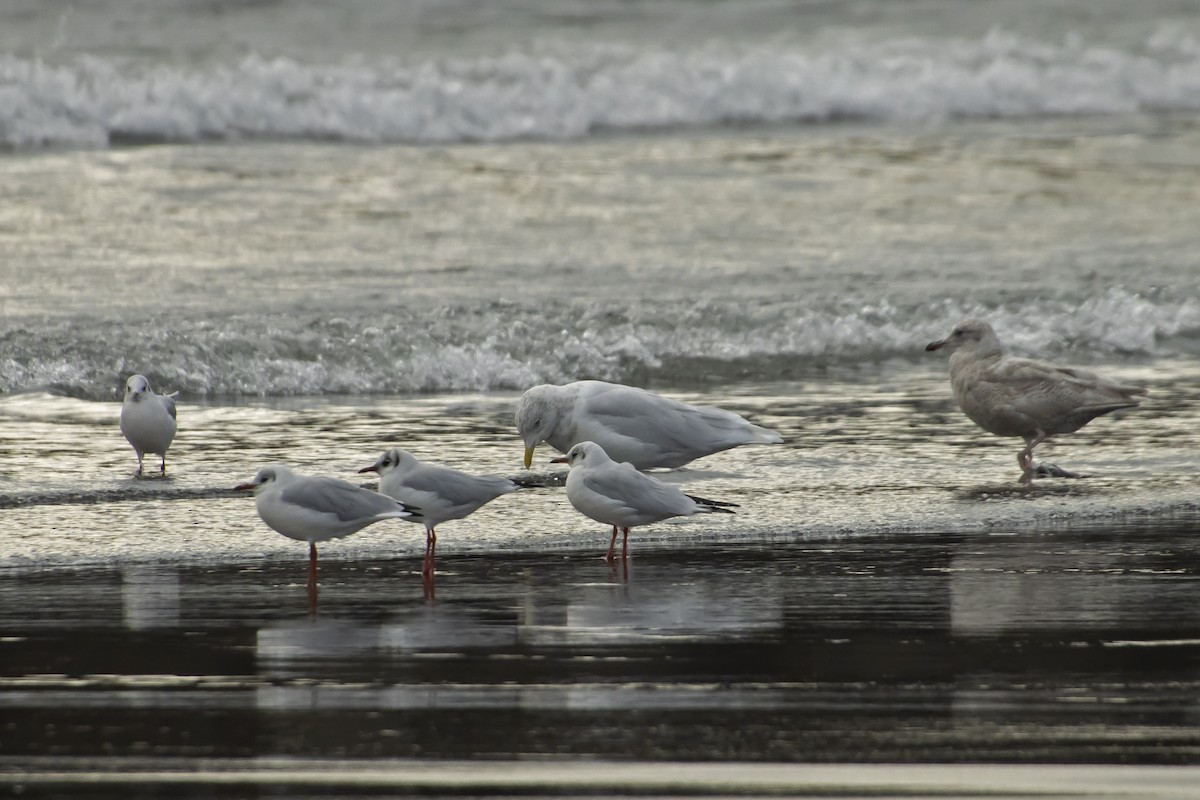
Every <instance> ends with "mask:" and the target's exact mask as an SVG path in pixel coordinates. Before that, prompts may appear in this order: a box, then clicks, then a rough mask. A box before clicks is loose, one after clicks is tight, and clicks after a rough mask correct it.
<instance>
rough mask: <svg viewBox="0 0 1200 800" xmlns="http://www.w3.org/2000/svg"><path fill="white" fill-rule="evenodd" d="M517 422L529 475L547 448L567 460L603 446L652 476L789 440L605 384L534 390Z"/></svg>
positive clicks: (711, 412) (729, 415)
mask: <svg viewBox="0 0 1200 800" xmlns="http://www.w3.org/2000/svg"><path fill="white" fill-rule="evenodd" d="M516 422H517V430H518V431H519V432H520V434H521V438H522V439H524V440H525V468H526V469H528V468H529V465H530V464H531V463H533V452H534V448H536V447H537V446H538V444H539V443H541V442H549V443H550V445H551V446H553V447H554V448H555V449H557V450H559V451H561V452H563V453H565V452H567V451H568V450H569V449H571V446H572V445H575V444H577V443H579V442H589V441H590V442H595V443H596V444H598V445H600V446H601V447H602V448H604V450H605V452H607V453H608V455H609V457H611V458H612V459H614V460H616V461H627V462H629V463H630V464H633V466H634V467H636V468H637V469H650V468H652V467H669V468H674V467H682V466H683V465H684V464H687V463H688V462H690V461H694V460H695V459H697V458H700V457H702V456H707V455H712V454H713V453H719V452H720V451H722V450H728V449H730V448H733V447H738V446H740V445H744V444H779V443H780V442H782V441H783V437H781V436H780V435H779V434H778V433H776V432H775V431H772V430H768V429H766V428H763V427H760V426H758V425H754V424H752V423H750V422H747V421H746V420H745V419H744V418H742V417H740V416H738V415H737V414H735V413H733V412H732V411H726V410H725V409H722V408H715V407H713V406H692V405H688V404H687V403H681V402H679V401H678V400H672V399H670V398H668V397H663V396H662V395H658V394H654V393H653V392H648V391H646V390H645V389H638V388H636V387H633V386H622V385H621V384H617V383H606V382H604V381H576V382H575V383H568V384H567V385H565V386H551V385H549V384H543V385H541V386H534V387H533V388H531V389H529V390H528V391H526V392H525V394H523V395H522V396H521V399H520V401H519V402H518V403H517V413H516Z"/></svg>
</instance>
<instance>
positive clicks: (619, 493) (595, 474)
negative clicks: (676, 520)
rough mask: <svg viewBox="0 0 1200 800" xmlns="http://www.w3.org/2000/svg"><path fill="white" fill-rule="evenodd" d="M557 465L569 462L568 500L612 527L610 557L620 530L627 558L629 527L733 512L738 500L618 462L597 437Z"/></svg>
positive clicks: (579, 509)
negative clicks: (709, 496) (682, 486)
mask: <svg viewBox="0 0 1200 800" xmlns="http://www.w3.org/2000/svg"><path fill="white" fill-rule="evenodd" d="M550 462H551V463H552V464H562V463H566V464H569V465H570V467H571V471H570V472H569V473H567V499H568V500H570V501H571V505H573V506H575V509H576V510H577V511H579V512H580V513H581V514H583V515H584V516H585V517H591V518H592V519H594V520H596V521H597V522H602V523H604V524H605V525H611V526H612V529H613V530H612V540H611V541H610V542H609V544H608V555H606V556H605V560H606V561H608V562H609V563H610V564H611V563H612V561H613V548H614V547H615V546H616V543H617V530H618V529H620V530H621V531H623V532H624V537H623V539H622V547H621V557H622V558H624V557H625V556H627V555H628V554H629V529H630V528H634V527H637V526H639V525H649V524H651V523H653V522H661V521H662V520H664V519H668V518H670V517H688V516H691V515H692V514H703V513H709V514H712V513H720V514H732V513H733V512H732V511H731V510H730V509H731V508H737V504H736V503H722V502H720V501H718V500H705V499H704V498H703V497H695V496H693V495H690V494H684V493H683V492H682V491H680V490H679V489H677V488H676V487H674V486H671V485H670V484H667V483H663V482H662V481H660V480H658V479H657V478H653V477H651V476H649V475H647V474H645V473H643V472H638V471H637V470H636V469H635V468H634V467H633V465H632V464H628V463H623V464H618V463H617V462H616V461H613V460H612V459H611V458H609V457H608V453H606V452H604V448H603V447H601V446H600V445H598V444H596V443H595V442H579V443H578V444H576V445H574V446H572V447H571V449H570V450H568V451H567V454H566V455H565V456H562V457H561V458H553V459H551V460H550Z"/></svg>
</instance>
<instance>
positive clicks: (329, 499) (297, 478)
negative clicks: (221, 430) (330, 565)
mask: <svg viewBox="0 0 1200 800" xmlns="http://www.w3.org/2000/svg"><path fill="white" fill-rule="evenodd" d="M233 488H234V490H235V491H247V490H252V491H253V492H254V504H255V506H256V507H257V509H258V516H259V517H261V518H262V521H263V522H265V523H267V525H268V526H269V527H270V528H272V529H274V530H276V531H278V532H279V533H282V534H283V535H284V536H286V537H288V538H289V539H295V540H297V541H300V542H308V586H309V592H310V595H311V594H312V593H313V592H315V589H316V584H317V542H324V541H328V540H329V539H340V538H341V537H343V536H349V535H350V534H352V533H356V532H358V531H360V530H362V529H363V528H365V527H367V526H368V525H373V524H374V523H376V522H380V521H382V520H385V519H414V518H415V519H418V520H419V519H420V513H419V510H418V509H416V508H413V507H411V506H407V505H405V504H403V503H399V502H397V501H395V500H393V499H392V498H390V497H387V496H385V495H382V494H380V493H379V492H373V491H371V490H370V489H364V488H363V487H361V486H355V485H354V484H352V483H348V482H346V481H343V480H338V479H337V478H325V477H307V476H302V475H297V474H296V473H294V472H292V470H291V469H290V468H289V467H288V466H287V465H285V464H269V465H267V466H265V467H263V468H262V469H260V470H259V471H258V474H256V475H255V476H254V479H253V480H251V481H249V482H248V483H242V484H238V485H237V486H235V487H233Z"/></svg>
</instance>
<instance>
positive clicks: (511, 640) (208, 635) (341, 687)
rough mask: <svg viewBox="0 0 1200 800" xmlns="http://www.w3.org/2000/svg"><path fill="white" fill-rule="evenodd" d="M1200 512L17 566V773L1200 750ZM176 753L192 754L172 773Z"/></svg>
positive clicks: (9, 624)
mask: <svg viewBox="0 0 1200 800" xmlns="http://www.w3.org/2000/svg"><path fill="white" fill-rule="evenodd" d="M1196 524H1197V520H1196V519H1195V518H1194V517H1188V518H1175V519H1168V520H1157V521H1145V522H1139V521H1136V520H1132V521H1127V522H1126V523H1125V524H1121V525H1113V526H1108V527H1105V528H1083V529H1078V528H1071V527H1069V526H1064V527H1061V528H1058V529H1052V528H1046V529H1042V530H1034V531H1029V532H1024V533H1018V532H1003V531H993V532H989V533H970V534H964V533H953V534H944V535H933V534H925V535H878V536H864V537H856V538H853V539H845V540H834V541H823V542H813V543H808V544H806V543H802V542H794V543H791V544H780V545H770V544H766V543H762V542H757V543H748V544H746V545H745V546H739V545H722V546H703V547H692V548H681V547H677V546H667V547H662V546H656V545H654V544H647V543H644V542H643V543H642V546H638V543H637V542H636V541H635V542H634V546H633V555H632V556H631V558H630V561H629V562H628V570H627V573H626V572H625V571H624V570H622V569H621V568H620V566H619V565H618V567H617V569H615V570H610V568H609V567H608V566H607V565H606V564H605V563H604V562H603V561H602V560H601V559H600V558H599V557H598V555H599V554H598V553H597V554H593V553H589V552H581V551H572V552H564V553H555V552H541V553H534V554H523V553H511V554H506V553H503V552H499V553H493V554H486V555H470V554H463V555H449V556H442V557H441V558H440V560H439V564H438V566H439V573H438V576H437V585H436V599H434V600H432V601H427V600H426V599H424V597H423V592H422V587H421V581H420V577H419V574H418V572H419V568H420V563H419V560H416V559H396V560H379V559H376V560H369V561H357V560H341V559H337V558H329V559H327V560H326V561H325V562H324V563H323V564H322V567H321V570H322V571H321V594H320V600H319V610H318V612H317V614H316V615H315V616H310V614H309V612H308V609H307V599H306V596H305V590H304V586H303V580H304V564H303V560H302V558H300V556H301V554H300V553H297V558H296V559H294V560H288V561H280V560H272V561H269V562H264V563H262V564H261V565H254V566H251V565H236V564H227V565H215V566H192V567H187V566H184V567H179V568H171V567H167V566H161V565H149V566H142V567H131V568H127V569H125V570H120V569H107V568H103V569H102V568H75V569H71V568H40V569H39V568H33V569H28V570H22V569H9V570H6V571H5V572H4V573H2V574H0V615H2V616H0V630H2V631H3V636H2V638H0V653H2V658H0V664H2V665H3V667H2V669H3V687H2V689H0V704H2V706H3V711H2V718H3V720H4V722H3V723H2V725H0V735H2V739H0V764H2V769H0V781H2V782H3V784H4V785H5V787H6V791H7V793H9V794H10V795H14V796H15V794H16V793H17V792H18V791H19V790H25V791H26V792H27V793H28V792H34V793H39V792H47V793H49V794H52V795H53V794H57V793H59V792H60V791H61V792H66V793H68V794H72V795H75V796H81V795H86V796H112V797H128V796H159V795H158V794H155V792H159V791H162V792H165V791H166V789H165V788H164V787H169V786H175V789H173V790H171V791H172V792H184V793H186V794H187V796H225V795H223V794H222V792H226V793H232V794H237V793H238V792H241V791H246V787H247V786H250V785H254V784H255V783H256V780H255V779H254V778H253V777H250V778H247V779H246V780H247V781H249V783H246V784H245V785H241V784H238V783H237V782H236V781H235V782H234V785H232V786H230V785H226V784H225V783H224V782H223V781H222V780H220V779H218V778H217V777H214V776H216V775H217V774H218V773H221V772H223V771H238V770H241V771H247V772H248V773H249V774H251V776H255V775H256V776H257V780H258V781H262V779H263V777H264V775H265V776H268V779H267V782H266V785H272V784H271V783H270V780H269V775H270V774H271V770H278V769H280V766H279V763H280V762H279V761H278V760H279V759H282V760H283V762H282V763H284V764H292V765H293V766H297V767H299V766H300V765H302V768H303V769H305V770H309V771H310V772H309V774H308V777H307V778H306V779H304V780H302V781H301V783H302V784H303V785H305V786H307V788H306V789H305V793H311V794H312V795H320V796H332V795H336V794H337V793H338V792H341V791H351V790H352V789H353V787H354V786H355V785H356V783H358V782H359V781H360V780H361V777H362V775H361V773H362V772H363V771H364V770H370V769H378V768H380V765H383V769H384V771H385V773H386V772H387V770H397V769H400V770H401V772H399V773H393V774H392V779H391V780H390V781H389V780H386V779H385V780H383V782H382V784H381V785H380V786H382V787H383V789H386V790H389V791H400V790H401V789H403V788H404V786H405V785H407V784H406V783H405V781H406V780H408V778H405V777H404V776H405V774H406V773H404V772H403V769H412V768H414V767H420V766H421V765H425V766H426V767H428V768H430V769H431V770H432V772H431V774H442V775H443V776H444V775H446V774H451V775H453V774H458V773H457V772H456V771H455V770H456V769H457V768H452V766H446V765H452V764H453V763H455V762H458V761H461V760H468V761H475V760H482V761H484V762H489V763H490V762H492V761H496V760H499V761H500V762H508V761H511V760H514V759H517V760H522V761H526V760H532V761H538V762H541V761H544V760H549V761H551V762H552V763H554V764H559V765H560V766H562V767H564V768H566V767H568V766H570V765H576V766H579V765H583V766H584V767H586V765H588V764H593V763H596V762H605V761H616V762H622V763H624V762H647V761H651V762H654V761H658V762H705V763H707V764H713V763H724V764H726V766H727V767H728V768H729V769H733V770H735V772H736V771H737V769H738V768H737V767H736V763H739V762H745V763H772V764H790V765H797V764H805V765H813V764H825V763H831V764H832V763H840V764H845V763H864V764H865V763H878V764H901V765H903V764H943V765H944V764H954V763H979V764H1000V765H1004V764H1011V765H1032V764H1059V765H1080V769H1081V772H1080V773H1079V774H1080V775H1081V776H1082V775H1086V774H1088V772H1087V769H1088V768H1087V767H1086V766H1085V765H1097V764H1105V765H1110V766H1111V765H1126V766H1146V765H1153V766H1168V765H1175V766H1186V765H1194V764H1197V763H1200V699H1198V698H1200V541H1198V540H1197V539H1196V536H1195V528H1196ZM330 550H331V551H332V546H331V548H330ZM563 759H565V760H566V761H565V762H564V761H563ZM345 760H349V761H345ZM414 760H415V761H414ZM326 761H328V762H329V767H328V769H327V770H320V769H318V774H317V775H316V780H315V782H314V775H313V774H312V773H311V770H313V769H315V768H317V767H319V765H320V764H321V763H323V762H326ZM335 762H336V763H335ZM731 762H732V763H731ZM439 765H441V772H440V773H439V772H438V769H439ZM614 769H615V770H616V771H617V772H619V771H620V767H619V766H617V767H614ZM938 769H943V768H941V767H939V768H938ZM164 770H165V771H168V772H172V773H181V774H186V775H189V776H190V777H189V778H188V781H187V782H186V785H176V784H178V780H179V779H178V778H173V779H168V780H165V782H162V781H154V780H150V781H147V780H145V776H146V775H147V774H153V773H156V772H159V771H164ZM447 770H448V772H447ZM30 773H32V774H30ZM114 773H117V775H115V776H114ZM536 774H537V773H536V770H535V771H533V772H531V773H530V775H536ZM939 774H940V773H939ZM1155 774H1159V773H1155ZM1164 774H1165V773H1164ZM39 775H41V777H40V778H39V777H38V776H39ZM55 775H56V776H57V777H55ZM96 775H101V776H103V775H108V778H107V780H108V781H111V782H108V783H101V784H95V783H93V781H94V780H95V779H96ZM139 775H140V776H142V778H141V779H138V778H137V776H139ZM855 775H856V774H855V773H849V774H843V775H842V780H843V781H848V782H847V783H845V784H844V785H845V786H849V785H853V781H854V780H858V779H859V777H861V776H858V777H856V776H855ZM22 776H25V777H24V778H23V777H22ZM205 776H208V777H207V778H206V777H205ZM339 776H340V777H339ZM408 777H409V778H411V777H412V776H411V775H409V776H408ZM910 777H911V776H910ZM613 779H614V780H617V781H618V783H620V781H623V780H627V778H620V779H617V778H616V777H615V776H614V778H613ZM280 780H281V781H282V780H283V779H282V778H281V779H280ZM526 780H528V781H532V782H533V783H536V782H537V780H538V779H537V778H536V777H530V776H526ZM284 783H286V781H284ZM434 783H436V781H434ZM483 783H484V784H486V783H487V781H486V780H484V781H483ZM518 783H519V784H521V785H518V786H516V787H509V789H508V790H506V791H510V790H511V791H512V792H513V793H516V794H520V793H523V792H533V793H540V792H542V791H543V790H544V788H545V787H542V789H535V788H534V787H533V783H523V782H521V781H518ZM635 783H636V782H635ZM135 784H136V785H135ZM418 784H420V785H424V784H421V782H420V781H418V782H417V784H414V786H416V785H418ZM239 785H240V786H241V788H240V789H239V788H238V786H239ZM481 785H482V784H481ZM714 785H716V784H714ZM784 785H785V786H787V785H791V786H792V787H793V788H795V787H796V786H799V785H801V784H787V783H786V781H785V783H784ZM380 786H376V787H375V790H381V788H380ZM155 787H157V788H155ZM222 787H224V788H222ZM348 787H349V788H348ZM260 788H262V787H260ZM409 788H412V787H411V786H410V787H409ZM425 788H426V789H430V786H425ZM578 788H579V787H576V789H578ZM685 788H686V787H685ZM777 788H778V787H777ZM85 789H86V791H85ZM359 789H360V790H361V789H363V787H362V786H359ZM478 789H479V787H478V786H474V787H473V788H472V786H471V785H468V787H467V788H461V787H460V788H459V789H458V790H455V791H461V792H464V796H465V794H469V793H470V791H476V790H478ZM430 790H431V791H432V789H430ZM676 790H679V787H678V786H676ZM264 791H266V790H265V788H264ZM405 791H407V790H405ZM414 791H415V790H414ZM422 791H424V790H422ZM438 791H447V792H450V793H454V792H451V791H450V790H448V789H446V788H445V787H442V788H441V789H439V790H438ZM604 791H605V792H607V791H616V789H614V786H613V785H609V786H608V787H607V788H606V789H604ZM625 791H628V792H632V793H633V794H637V793H638V786H637V785H634V786H633V787H632V789H631V788H630V787H628V786H626V788H625ZM692 791H693V792H695V793H703V791H701V789H700V788H697V787H692ZM210 793H211V794H210ZM286 793H287V792H285V794H286ZM351 793H353V792H352V791H351ZM585 793H591V790H588V791H587V792H585ZM684 793H687V792H684ZM734 793H739V792H734ZM1180 796H1183V795H1180Z"/></svg>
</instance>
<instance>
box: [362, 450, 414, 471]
mask: <svg viewBox="0 0 1200 800" xmlns="http://www.w3.org/2000/svg"><path fill="white" fill-rule="evenodd" d="M415 460H416V459H415V458H414V457H413V455H412V454H411V453H409V452H408V451H407V450H401V449H400V448H399V447H393V448H392V449H391V450H388V451H387V452H386V453H384V454H383V455H381V456H380V457H379V460H378V461H376V462H375V463H374V464H372V465H371V466H369V467H363V468H362V469H360V470H359V474H362V473H364V472H376V473H378V474H379V475H380V476H383V475H387V474H388V473H389V472H391V471H392V470H394V469H398V468H399V467H400V466H401V465H402V464H408V463H411V462H413V461H415Z"/></svg>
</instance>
